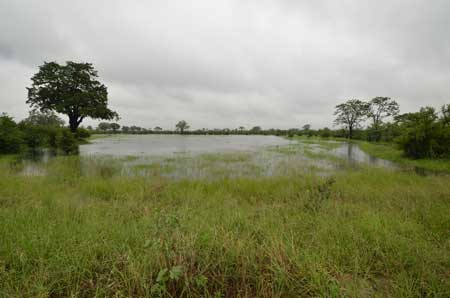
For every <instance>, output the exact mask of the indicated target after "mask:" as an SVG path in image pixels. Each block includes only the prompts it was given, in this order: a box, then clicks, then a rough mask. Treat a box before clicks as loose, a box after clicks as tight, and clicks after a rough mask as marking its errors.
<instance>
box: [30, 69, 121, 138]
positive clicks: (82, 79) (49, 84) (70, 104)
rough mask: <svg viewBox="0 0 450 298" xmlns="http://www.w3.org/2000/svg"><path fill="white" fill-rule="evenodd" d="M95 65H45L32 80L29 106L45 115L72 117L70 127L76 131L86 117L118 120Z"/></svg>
mask: <svg viewBox="0 0 450 298" xmlns="http://www.w3.org/2000/svg"><path fill="white" fill-rule="evenodd" d="M97 78H98V74H97V71H96V70H95V69H94V67H93V66H92V64H91V63H76V62H72V61H68V62H66V64H65V65H60V64H58V63H56V62H44V64H43V65H42V66H40V67H39V72H38V73H36V74H35V75H34V76H33V77H32V78H31V81H32V84H31V87H30V88H27V89H28V100H27V103H28V104H30V105H31V107H32V108H38V109H39V110H40V111H41V112H46V111H56V112H58V113H61V114H65V115H67V116H68V117H69V126H70V130H71V131H72V132H76V130H77V128H78V126H79V125H80V124H81V122H82V121H83V119H84V118H86V117H90V118H92V119H105V120H111V119H114V118H118V115H117V113H116V112H114V111H112V110H110V109H109V108H108V92H107V89H106V86H105V85H103V84H102V83H100V82H99V81H98V80H97Z"/></svg>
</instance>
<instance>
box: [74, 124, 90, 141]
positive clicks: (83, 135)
mask: <svg viewBox="0 0 450 298" xmlns="http://www.w3.org/2000/svg"><path fill="white" fill-rule="evenodd" d="M75 136H76V138H77V139H79V140H81V139H87V138H89V137H90V136H91V132H90V131H89V130H87V129H85V128H81V127H79V128H78V129H77V132H76V133H75Z"/></svg>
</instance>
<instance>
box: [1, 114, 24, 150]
mask: <svg viewBox="0 0 450 298" xmlns="http://www.w3.org/2000/svg"><path fill="white" fill-rule="evenodd" d="M22 146H23V134H22V132H21V131H20V129H19V127H18V125H17V124H16V123H15V122H14V120H13V118H11V117H9V116H8V115H6V114H1V115H0V153H3V154H5V153H18V152H19V151H20V150H21V148H22Z"/></svg>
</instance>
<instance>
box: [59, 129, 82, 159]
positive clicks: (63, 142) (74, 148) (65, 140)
mask: <svg viewBox="0 0 450 298" xmlns="http://www.w3.org/2000/svg"><path fill="white" fill-rule="evenodd" d="M55 144H56V149H58V150H60V151H61V152H62V153H63V154H66V155H72V154H78V141H77V138H76V137H75V134H74V133H72V132H71V131H70V130H68V129H62V130H59V131H58V133H57V134H56V136H55Z"/></svg>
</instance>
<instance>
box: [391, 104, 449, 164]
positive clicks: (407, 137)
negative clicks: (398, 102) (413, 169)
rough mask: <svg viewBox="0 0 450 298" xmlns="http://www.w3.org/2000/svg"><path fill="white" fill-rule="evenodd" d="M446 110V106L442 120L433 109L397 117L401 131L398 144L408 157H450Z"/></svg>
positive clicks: (429, 108)
mask: <svg viewBox="0 0 450 298" xmlns="http://www.w3.org/2000/svg"><path fill="white" fill-rule="evenodd" d="M445 109H446V108H445V106H444V107H443V108H442V110H443V112H444V113H443V115H442V117H441V118H439V116H438V114H437V113H436V110H435V109H434V108H432V107H425V108H421V109H420V111H419V112H416V113H407V114H403V115H400V116H398V117H397V121H398V122H399V123H400V130H401V135H400V137H399V138H398V139H397V142H398V144H399V145H400V146H401V148H402V149H403V150H404V152H405V154H406V155H407V156H409V157H413V158H439V157H450V125H448V123H447V118H446V114H445Z"/></svg>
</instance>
